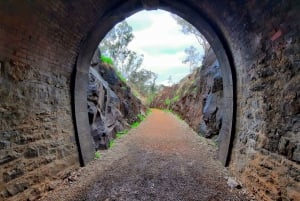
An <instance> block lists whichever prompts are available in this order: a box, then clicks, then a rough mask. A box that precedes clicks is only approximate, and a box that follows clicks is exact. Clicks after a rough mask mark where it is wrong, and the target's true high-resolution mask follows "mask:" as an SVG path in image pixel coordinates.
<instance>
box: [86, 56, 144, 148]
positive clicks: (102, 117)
mask: <svg viewBox="0 0 300 201" xmlns="http://www.w3.org/2000/svg"><path fill="white" fill-rule="evenodd" d="M97 58H99V57H97ZM87 94H88V96H87V99H88V116H89V122H90V125H91V134H92V136H93V139H94V142H95V147H96V149H102V148H105V149H107V148H108V147H109V141H110V140H112V139H113V138H115V134H116V133H117V132H118V131H122V130H125V129H128V128H129V124H131V123H133V122H135V121H137V115H138V114H140V113H142V114H144V113H145V107H144V106H143V105H142V103H141V101H140V100H139V99H137V98H136V97H135V96H134V95H133V94H132V93H131V90H130V88H129V87H128V86H127V85H126V83H124V82H122V81H121V80H120V79H119V78H118V76H117V74H116V73H115V71H114V69H113V68H112V67H111V66H109V65H107V64H103V63H100V62H99V59H98V63H97V64H95V61H94V67H90V72H89V85H88V92H87Z"/></svg>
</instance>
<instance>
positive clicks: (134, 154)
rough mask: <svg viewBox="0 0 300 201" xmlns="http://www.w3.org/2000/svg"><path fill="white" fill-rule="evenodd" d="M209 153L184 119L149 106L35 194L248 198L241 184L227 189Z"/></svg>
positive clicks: (109, 200)
mask: <svg viewBox="0 0 300 201" xmlns="http://www.w3.org/2000/svg"><path fill="white" fill-rule="evenodd" d="M215 154H216V147H215V146H214V145H213V144H212V143H211V142H210V141H208V140H206V139H204V138H202V137H199V136H198V135H197V134H196V133H195V132H194V131H193V130H192V129H191V128H189V126H188V125H187V124H186V123H185V122H183V121H181V120H179V119H177V117H175V116H174V115H172V114H171V113H167V112H163V111H160V110H156V109H154V110H153V112H152V113H151V115H149V116H148V117H147V119H146V120H145V121H144V122H142V123H141V125H140V126H139V127H138V128H136V129H132V130H131V131H130V132H129V133H128V134H127V135H125V136H123V137H122V138H120V139H117V140H116V141H115V144H114V147H112V148H111V149H109V150H106V151H102V152H101V158H100V159H97V160H95V161H93V162H92V163H91V164H89V165H88V166H86V167H83V168H80V169H79V170H78V171H77V172H74V173H72V175H71V176H70V178H69V179H67V181H66V180H65V181H64V182H62V183H61V184H60V185H58V186H57V187H56V188H55V190H53V191H51V192H49V193H48V195H47V196H46V197H44V198H43V199H41V200H49V201H50V200H51V201H53V200H57V201H63V200H66V201H67V200H68V201H75V200H86V201H98V200H99V201H113V200H118V201H119V200H124V201H125V200H126V201H135V200H136V201H140V200H145V201H154V200H161V201H168V200H170V201H175V200H176V201H181V200H182V201H183V200H186V201H192V200H199V201H202V200H203V201H208V200H211V201H218V200H220V201H226V200H228V201H229V200H230V201H234V200H243V201H244V200H245V201H246V200H250V199H249V198H247V197H246V193H245V191H244V190H243V189H236V188H235V189H230V187H229V186H228V185H227V183H226V182H227V179H225V178H227V177H228V173H227V170H226V169H225V168H223V167H222V165H221V164H220V163H219V162H218V161H217V160H215Z"/></svg>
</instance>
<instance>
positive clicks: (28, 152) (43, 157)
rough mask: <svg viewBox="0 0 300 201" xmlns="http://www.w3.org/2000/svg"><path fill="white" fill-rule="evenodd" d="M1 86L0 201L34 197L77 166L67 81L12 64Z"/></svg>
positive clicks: (54, 74)
mask: <svg viewBox="0 0 300 201" xmlns="http://www.w3.org/2000/svg"><path fill="white" fill-rule="evenodd" d="M0 84H1V86H2V87H1V89H0V167H1V168H0V175H1V176H0V200H3V199H5V200H6V199H8V198H10V197H12V196H15V195H16V196H15V197H14V199H15V200H22V199H25V198H26V197H28V198H29V199H34V198H36V197H39V196H40V194H41V193H42V192H44V191H48V190H50V189H52V188H54V186H55V182H57V179H58V178H64V177H66V176H67V174H68V172H69V171H70V170H72V169H74V168H76V167H78V166H79V163H78V161H79V160H78V151H77V147H76V143H75V135H74V128H73V123H72V119H71V117H72V116H71V106H70V89H69V87H70V79H69V77H66V76H63V74H62V73H60V72H55V71H40V69H36V68H34V67H32V66H29V65H27V64H25V63H21V62H15V61H12V60H11V61H6V62H4V63H3V64H2V65H1V78H0ZM21 192H22V193H21Z"/></svg>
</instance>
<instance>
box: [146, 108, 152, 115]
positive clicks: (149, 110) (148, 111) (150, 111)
mask: <svg viewBox="0 0 300 201" xmlns="http://www.w3.org/2000/svg"><path fill="white" fill-rule="evenodd" d="M151 113H152V110H151V109H150V108H148V109H147V112H146V116H148V115H149V114H151Z"/></svg>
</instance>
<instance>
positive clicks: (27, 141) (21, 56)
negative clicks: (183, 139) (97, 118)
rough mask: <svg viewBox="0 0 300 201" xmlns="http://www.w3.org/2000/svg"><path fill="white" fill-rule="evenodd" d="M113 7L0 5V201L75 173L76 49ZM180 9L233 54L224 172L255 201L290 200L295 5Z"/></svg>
mask: <svg viewBox="0 0 300 201" xmlns="http://www.w3.org/2000/svg"><path fill="white" fill-rule="evenodd" d="M118 2H122V1H117V0H111V1H96V0H94V1H92V0H89V1H79V0H77V1H37V0H32V1H17V0H13V1H1V2H0V10H1V12H0V64H1V65H0V84H1V85H0V167H1V169H0V195H1V196H0V200H1V199H2V200H3V199H9V200H22V199H27V197H29V198H30V199H31V200H33V199H34V198H35V197H38V196H39V195H40V194H41V193H42V192H44V191H46V190H49V189H51V188H53V186H55V182H56V181H57V179H59V178H62V177H63V176H64V175H66V174H67V173H68V172H69V170H70V169H72V168H75V167H78V166H79V162H78V152H77V147H76V143H75V140H74V125H73V122H72V115H71V100H70V96H71V88H70V81H71V73H72V70H73V68H74V65H75V61H76V57H77V55H78V52H79V50H80V47H81V44H82V42H83V41H85V39H86V38H87V36H88V34H89V33H90V31H91V30H92V29H93V26H94V25H95V24H96V23H97V22H98V21H99V20H100V19H101V16H102V15H103V14H104V13H105V12H106V11H109V10H110V9H112V8H113V6H115V5H116V4H118ZM128 2H129V3H131V4H132V7H136V6H141V4H140V3H138V2H139V1H137V0H130V1H128ZM146 2H147V1H146ZM160 2H161V4H163V3H170V2H171V1H168V0H161V1H160ZM172 2H174V1H172ZM185 2H186V3H187V4H189V5H190V6H192V7H193V8H194V9H195V10H198V11H199V12H201V13H202V14H203V16H204V17H205V18H207V19H208V20H209V23H211V24H212V25H213V27H214V28H215V29H216V31H217V33H218V34H219V35H220V37H221V38H222V40H223V42H225V43H227V44H228V51H229V52H231V53H232V58H233V63H234V65H235V70H236V80H237V83H236V84H237V119H236V120H237V121H236V136H235V141H234V146H233V154H232V157H231V159H232V160H231V163H230V169H231V170H232V172H233V173H235V174H236V175H237V177H239V178H240V179H242V180H243V182H244V184H245V185H246V186H247V187H248V188H249V189H252V190H253V191H254V192H256V193H257V196H258V198H260V199H262V200H276V199H277V200H280V199H281V200H288V199H290V200H292V199H294V200H297V199H298V198H299V192H300V187H299V170H300V168H299V152H300V148H299V146H300V145H299V119H300V117H299V96H300V95H299V85H300V84H299V80H300V78H299V69H300V67H299V63H300V62H299V58H300V55H299V52H300V51H299V48H300V45H299V41H300V38H299V18H300V16H299V13H300V8H299V7H300V6H299V1H292V0H290V1H283V0H275V1H273V0H266V1H254V0H253V1H233V0H232V1H230V0H228V1H211V0H204V1H201V2H198V1H185ZM175 3H176V2H175ZM195 20H196V19H195ZM221 65H222V64H221ZM13 195H14V196H13Z"/></svg>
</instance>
